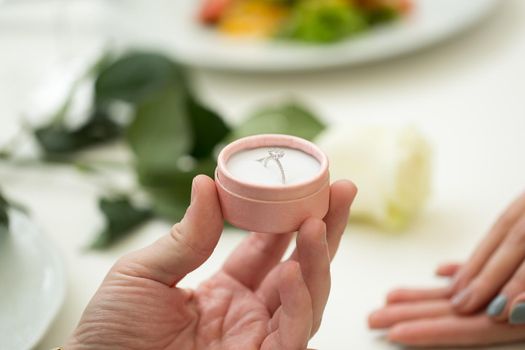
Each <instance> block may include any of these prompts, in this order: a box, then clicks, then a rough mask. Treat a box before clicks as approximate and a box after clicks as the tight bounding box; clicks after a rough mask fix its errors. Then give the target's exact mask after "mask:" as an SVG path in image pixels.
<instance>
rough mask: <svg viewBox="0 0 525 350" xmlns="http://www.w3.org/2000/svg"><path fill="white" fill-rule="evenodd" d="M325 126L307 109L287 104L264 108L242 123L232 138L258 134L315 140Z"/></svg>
mask: <svg viewBox="0 0 525 350" xmlns="http://www.w3.org/2000/svg"><path fill="white" fill-rule="evenodd" d="M324 128H325V125H324V124H323V123H322V122H321V121H320V120H319V119H318V118H317V117H316V116H315V114H313V113H312V112H311V111H309V110H308V109H306V108H305V107H303V106H301V105H298V104H295V103H287V104H283V105H280V106H274V107H269V108H263V109H261V110H259V111H258V112H256V113H255V114H253V115H252V116H251V117H250V118H248V119H247V120H245V121H244V122H243V123H241V124H240V125H239V126H238V127H237V128H236V129H235V130H234V132H233V137H232V138H240V137H245V136H250V135H256V134H263V133H264V134H288V135H294V136H298V137H302V138H304V139H307V140H313V139H314V138H315V137H316V136H317V135H318V134H319V133H320V132H321V131H323V129H324Z"/></svg>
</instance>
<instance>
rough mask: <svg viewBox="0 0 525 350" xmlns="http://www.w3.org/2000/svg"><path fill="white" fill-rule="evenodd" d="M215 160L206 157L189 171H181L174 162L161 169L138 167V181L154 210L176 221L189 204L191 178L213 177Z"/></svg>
mask: <svg viewBox="0 0 525 350" xmlns="http://www.w3.org/2000/svg"><path fill="white" fill-rule="evenodd" d="M215 167H216V162H215V160H214V159H211V158H207V159H203V160H201V161H199V162H198V163H197V164H196V165H195V167H193V168H192V169H191V170H189V171H182V170H180V169H179V168H178V167H176V166H175V165H174V164H173V166H172V167H170V168H168V167H165V168H164V169H162V171H158V170H157V171H155V170H151V169H147V168H139V169H138V175H139V181H140V183H141V185H142V186H143V187H144V189H145V190H146V191H147V192H148V194H149V195H150V196H151V200H152V202H153V205H154V210H155V212H156V213H157V214H158V215H160V216H162V217H165V218H167V219H169V220H171V221H178V220H180V219H181V218H182V216H183V215H184V213H185V211H186V208H187V207H188V205H189V204H190V199H191V185H192V181H193V178H194V177H195V176H197V175H199V174H204V175H208V176H210V177H213V173H214V171H215Z"/></svg>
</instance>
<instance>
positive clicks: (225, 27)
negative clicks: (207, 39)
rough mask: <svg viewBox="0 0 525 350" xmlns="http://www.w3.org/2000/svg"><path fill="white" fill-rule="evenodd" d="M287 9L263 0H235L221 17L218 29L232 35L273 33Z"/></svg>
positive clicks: (265, 34) (261, 35)
mask: <svg viewBox="0 0 525 350" xmlns="http://www.w3.org/2000/svg"><path fill="white" fill-rule="evenodd" d="M288 13H289V9H288V8H287V7H286V6H283V5H279V4H277V3H272V2H269V1H264V0H235V1H233V3H232V4H231V6H229V7H228V9H226V11H225V13H224V14H223V16H222V17H221V19H220V21H219V24H218V28H219V30H220V31H222V32H224V33H227V34H229V35H234V36H254V37H265V36H269V35H272V34H274V32H275V31H276V29H277V28H278V27H279V25H280V23H281V22H282V21H283V20H284V19H285V18H286V16H287V15H288Z"/></svg>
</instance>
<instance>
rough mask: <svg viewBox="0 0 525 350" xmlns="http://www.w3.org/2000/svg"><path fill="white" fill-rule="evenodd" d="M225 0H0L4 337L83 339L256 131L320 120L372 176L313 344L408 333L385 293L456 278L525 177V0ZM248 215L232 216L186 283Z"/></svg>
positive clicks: (311, 129)
mask: <svg viewBox="0 0 525 350" xmlns="http://www.w3.org/2000/svg"><path fill="white" fill-rule="evenodd" d="M209 3H210V2H206V1H194V2H192V3H190V2H185V1H182V0H180V1H166V0H162V1H156V2H148V1H140V0H128V1H111V2H110V1H102V0H100V1H94V0H91V1H87V0H86V1H84V0H71V1H63V0H56V1H53V0H41V1H31V0H18V1H10V0H4V1H0V349H4V348H5V349H29V348H35V349H49V348H52V347H54V346H59V345H61V344H63V342H64V340H65V339H66V338H67V336H68V335H69V334H70V332H71V331H72V330H73V329H74V327H75V325H76V323H77V322H78V320H79V317H80V315H81V312H82V310H83V309H84V307H85V306H86V304H87V302H88V301H89V299H90V297H91V296H92V294H93V293H94V292H95V290H96V288H97V287H98V285H99V284H100V282H101V281H102V279H103V277H104V275H105V274H106V272H107V270H108V269H109V267H110V266H111V265H112V264H113V263H114V261H115V260H116V259H117V258H118V257H119V256H121V255H122V254H124V253H126V252H128V251H131V250H134V249H137V248H138V247H142V246H144V245H146V244H148V243H149V242H151V241H153V240H154V239H155V238H157V237H159V236H161V235H162V234H164V233H165V232H167V230H169V227H170V225H171V223H173V222H175V221H176V220H177V219H178V218H180V216H181V215H182V214H183V212H184V208H185V207H186V205H187V203H188V200H189V190H190V185H189V184H190V182H191V178H192V177H193V176H194V175H195V174H197V173H206V174H210V175H211V174H212V173H213V169H214V166H215V163H214V162H215V155H216V154H217V151H218V150H219V149H220V147H221V146H222V145H224V144H225V143H227V142H228V141H230V140H233V139H235V138H237V137H242V136H245V135H250V134H256V133H265V132H277V133H288V134H296V135H298V136H301V137H304V138H307V139H310V140H312V141H314V142H316V143H318V144H319V146H320V147H321V148H323V149H324V150H325V151H326V152H327V154H328V155H329V157H330V160H331V172H332V178H334V179H336V178H350V179H351V180H353V181H354V182H355V183H356V184H357V186H358V187H359V189H360V192H359V197H358V199H357V202H356V205H355V210H354V212H353V214H352V215H353V216H352V219H351V222H350V225H349V226H348V229H347V231H348V232H347V234H346V235H345V237H344V239H343V242H342V244H341V250H340V253H339V255H338V257H337V259H336V260H335V261H334V264H333V269H332V271H333V283H332V293H331V298H330V301H329V304H328V306H327V309H326V313H325V317H324V321H323V322H324V323H323V327H322V328H321V330H320V332H319V333H318V334H317V335H316V336H315V338H314V339H313V341H312V344H311V347H314V348H322V349H348V348H352V349H354V348H355V349H394V348H395V347H394V346H393V345H390V344H388V343H387V342H386V341H385V340H384V339H383V338H382V334H380V333H375V332H370V331H369V330H368V329H367V327H366V316H367V314H368V312H370V311H371V310H372V309H374V308H375V307H377V306H379V305H381V303H382V301H383V300H384V294H385V293H386V292H387V291H388V290H389V289H390V288H391V287H394V286H398V285H400V284H405V285H434V284H439V283H443V282H442V281H437V280H434V279H433V278H432V271H433V270H434V268H435V266H436V265H437V264H438V263H440V262H443V261H461V260H464V259H465V258H466V257H467V256H468V254H469V253H470V252H471V250H472V249H473V247H474V245H475V244H476V243H477V242H478V241H479V240H480V239H481V237H483V235H484V234H485V233H486V231H487V229H488V228H489V226H490V224H491V223H492V222H493V221H494V220H495V219H496V218H497V216H498V215H499V213H500V212H501V211H502V210H503V208H504V207H505V205H506V204H507V203H508V202H509V201H510V200H511V199H512V198H513V197H515V196H516V195H517V194H518V193H520V192H521V191H522V190H523V188H524V179H525V162H523V152H524V150H525V105H524V104H523V92H524V91H525V66H524V65H523V58H524V57H525V40H523V37H524V35H525V3H524V2H523V1H520V0H508V1H497V0H492V1H489V0H476V1H468V2H457V1H452V0H447V1H440V0H412V1H410V2H409V1H393V2H388V4H389V5H388V6H384V4H383V5H381V4H382V3H381V1H377V2H374V1H363V2H359V1H358V2H356V3H358V4H359V6H357V5H356V6H354V7H353V8H352V9H350V10H349V9H348V8H339V7H335V8H326V9H325V8H322V9H319V8H318V7H315V6H314V7H313V8H308V7H305V8H301V9H300V11H299V10H297V11H296V9H294V8H290V7H286V6H287V5H286V6H285V5H278V6H277V5H275V4H273V5H271V6H270V5H268V4H265V1H264V0H247V1H244V2H243V1H240V2H239V1H238V2H237V5H236V6H237V7H235V6H234V7H231V8H228V9H223V10H221V11H219V12H214V11H211V10H210V7H209ZM239 3H244V4H242V5H238V4H239ZM378 4H379V5H378ZM380 5H381V6H380ZM321 10H322V11H326V14H327V15H326V16H328V18H329V19H330V20H329V22H328V23H330V24H326V23H324V24H323V22H322V21H320V20H319V18H318V17H316V13H317V12H316V11H321ZM327 28H328V29H327ZM159 130H160V131H161V132H159ZM181 144H182V146H180V145H181ZM2 213H5V214H6V215H4V216H2ZM6 217H7V218H8V219H6ZM244 235H245V234H244V233H243V232H241V231H239V230H236V229H233V228H228V229H227V230H226V231H225V233H224V234H223V236H222V238H221V241H220V243H219V246H218V248H217V249H216V252H215V254H214V255H213V256H212V258H211V259H210V260H209V261H208V262H207V263H206V264H205V265H204V266H202V267H201V268H199V269H198V270H197V271H196V272H195V273H193V274H192V275H190V276H188V278H187V279H186V280H185V281H184V282H183V285H184V286H191V287H193V286H196V285H197V284H198V282H199V281H201V280H202V279H204V278H205V277H207V276H209V275H210V274H211V273H213V271H215V270H216V269H217V268H218V267H219V266H220V264H221V262H222V261H223V260H224V259H225V257H226V256H227V255H228V254H229V252H230V251H231V250H232V249H233V247H234V246H236V245H237V244H238V242H239V241H240V240H241V239H242V238H243V237H244ZM522 346H523V344H521V345H519V344H517V345H510V346H506V347H495V348H494V349H518V348H521V347H522Z"/></svg>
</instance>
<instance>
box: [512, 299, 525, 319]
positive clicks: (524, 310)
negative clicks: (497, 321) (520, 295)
mask: <svg viewBox="0 0 525 350" xmlns="http://www.w3.org/2000/svg"><path fill="white" fill-rule="evenodd" d="M509 322H510V324H525V302H523V303H519V304H517V305H516V306H514V308H513V309H512V311H511V313H510V320H509Z"/></svg>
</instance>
